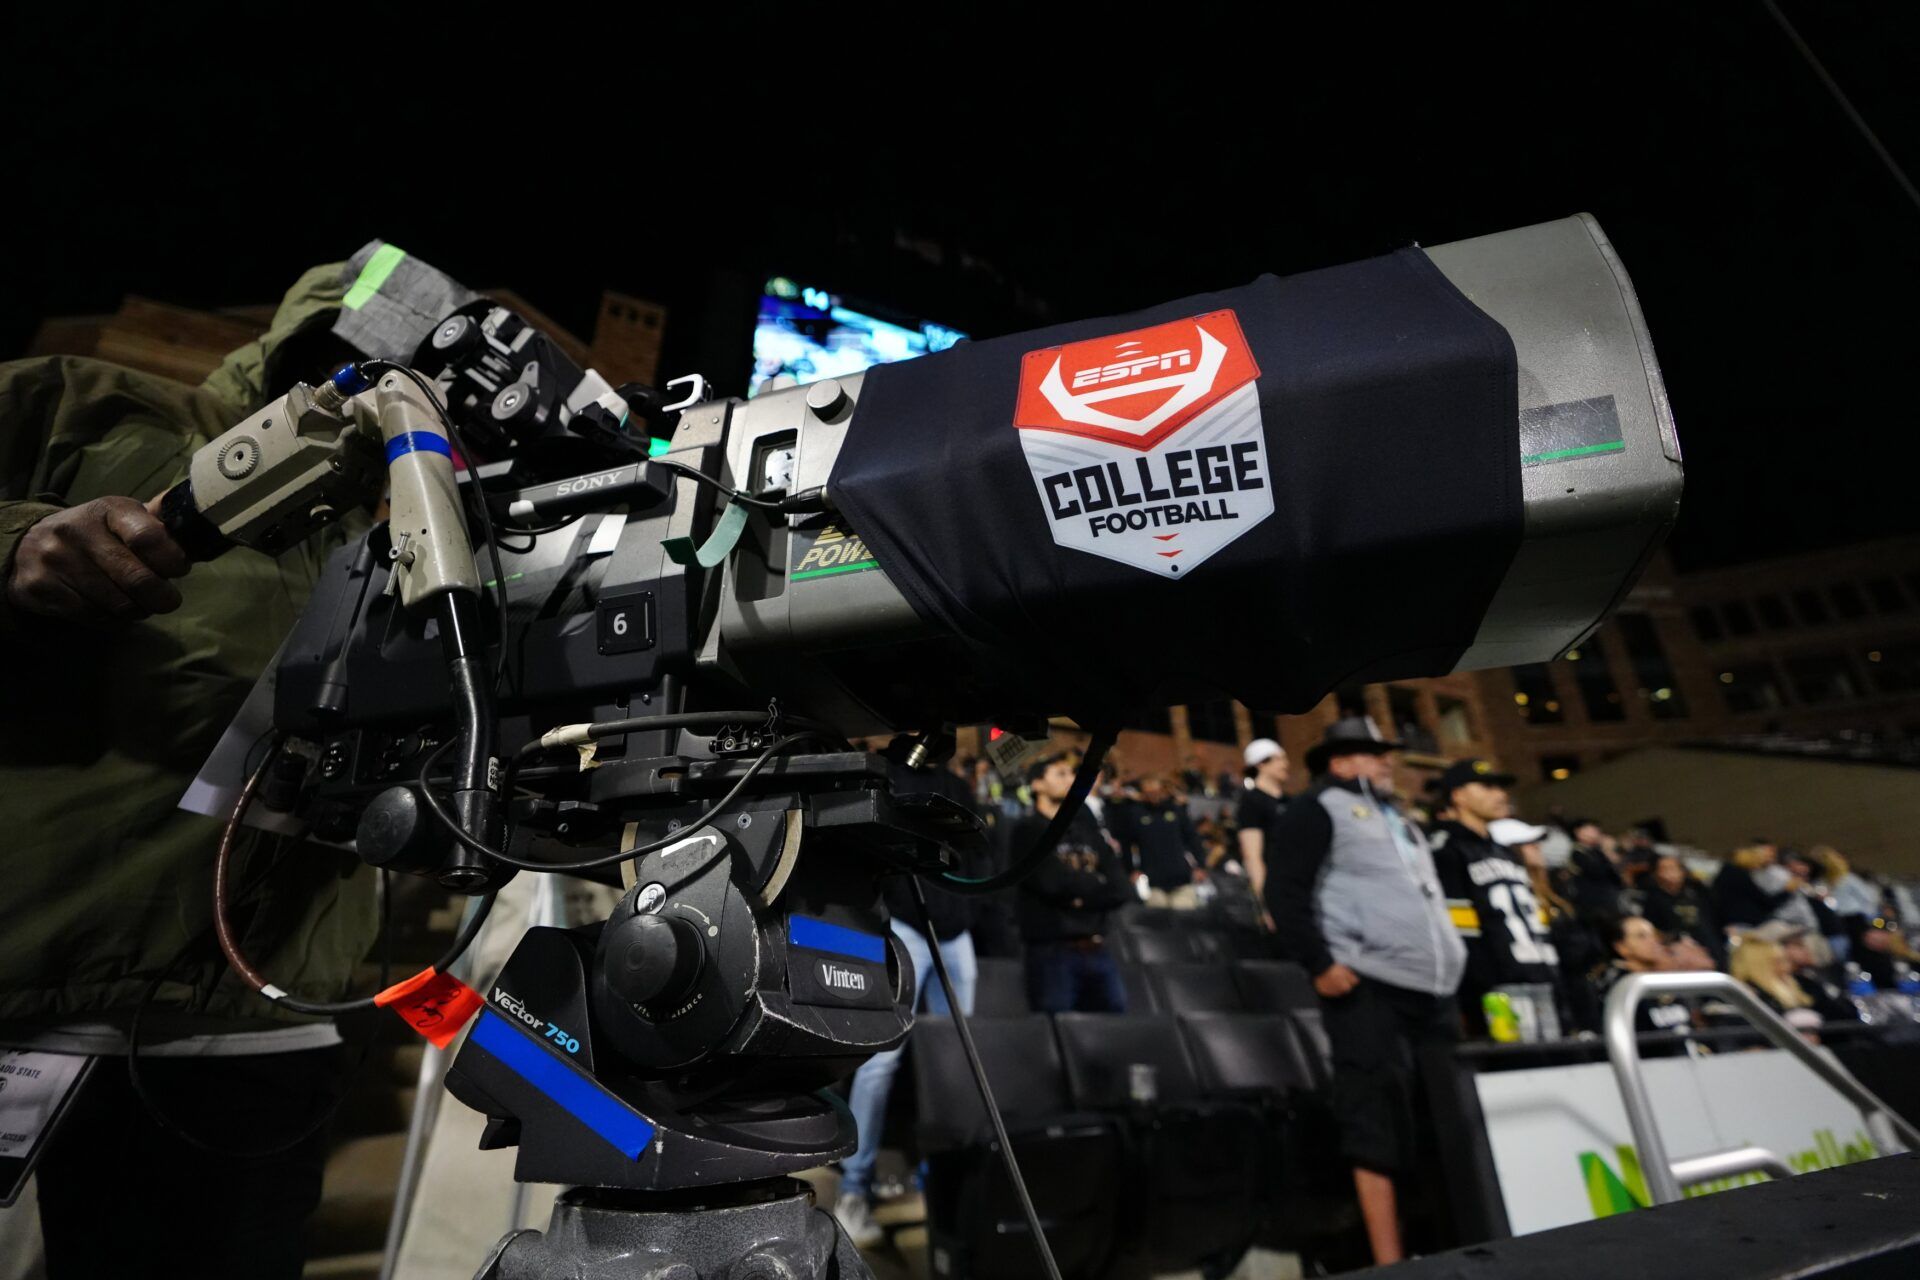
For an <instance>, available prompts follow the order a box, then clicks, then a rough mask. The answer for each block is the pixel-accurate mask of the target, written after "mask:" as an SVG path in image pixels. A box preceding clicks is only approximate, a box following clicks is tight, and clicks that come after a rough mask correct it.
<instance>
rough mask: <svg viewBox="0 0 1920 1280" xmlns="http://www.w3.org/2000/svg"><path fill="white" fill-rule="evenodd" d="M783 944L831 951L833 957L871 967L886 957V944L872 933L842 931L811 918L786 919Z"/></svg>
mask: <svg viewBox="0 0 1920 1280" xmlns="http://www.w3.org/2000/svg"><path fill="white" fill-rule="evenodd" d="M787 941H789V942H791V943H792V944H793V945H794V946H796V947H806V948H808V949H809V950H812V951H831V952H833V953H834V954H835V955H842V956H852V957H853V958H854V959H856V960H866V961H868V962H870V963H872V964H881V963H883V962H885V960H886V958H887V944H886V943H885V942H884V941H882V940H881V939H879V938H877V937H875V936H874V935H873V934H871V933H861V932H860V931H859V930H858V929H843V928H841V927H840V926H839V925H837V924H828V923H827V922H826V921H825V920H815V919H814V918H813V917H812V916H788V917H787Z"/></svg>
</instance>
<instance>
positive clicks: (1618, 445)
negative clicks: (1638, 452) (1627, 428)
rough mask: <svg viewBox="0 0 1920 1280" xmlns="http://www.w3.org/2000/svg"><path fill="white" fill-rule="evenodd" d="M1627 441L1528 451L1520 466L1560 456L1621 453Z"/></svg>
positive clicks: (1553, 460)
mask: <svg viewBox="0 0 1920 1280" xmlns="http://www.w3.org/2000/svg"><path fill="white" fill-rule="evenodd" d="M1626 447H1627V442H1626V441H1624V440H1615V441H1613V442H1612V443H1610V444H1588V445H1582V446H1580V447H1579V448H1578V449H1555V450H1554V451H1553V452H1552V453H1530V454H1528V455H1527V456H1526V457H1524V458H1522V459H1520V463H1521V465H1522V466H1531V465H1532V464H1534V463H1536V462H1557V461H1559V460H1560V459H1561V458H1578V457H1581V456H1583V455H1585V454H1589V453H1623V452H1625V451H1626Z"/></svg>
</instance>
